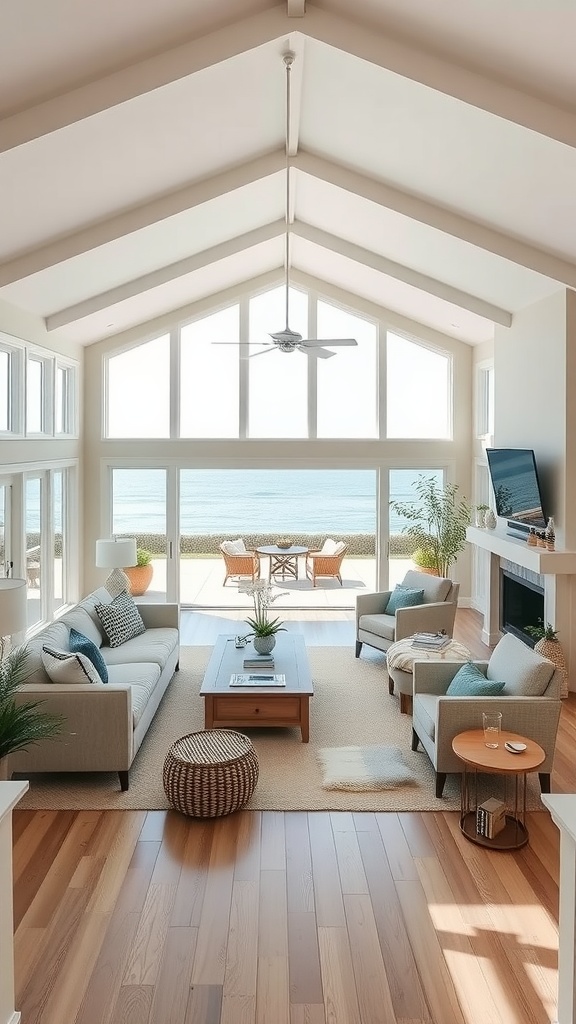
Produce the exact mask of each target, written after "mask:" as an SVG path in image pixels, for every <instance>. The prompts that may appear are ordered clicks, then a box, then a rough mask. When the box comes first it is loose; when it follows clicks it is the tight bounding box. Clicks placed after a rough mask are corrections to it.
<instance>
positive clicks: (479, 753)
mask: <svg viewBox="0 0 576 1024" xmlns="http://www.w3.org/2000/svg"><path fill="white" fill-rule="evenodd" d="M507 740H508V741H510V742H513V743H525V744H526V750H523V751H522V753H521V754H512V753H511V752H510V751H509V750H506V747H505V746H504V744H505V742H506V741H507ZM452 750H453V751H454V753H455V754H456V757H458V758H459V759H460V760H461V761H462V763H463V765H464V771H463V773H462V783H461V788H460V829H461V831H462V832H463V834H464V835H465V836H466V838H467V839H470V840H471V841H472V842H473V843H477V844H478V846H486V847H488V848H489V849H491V850H518V849H520V847H521V846H525V845H526V843H527V842H528V829H527V828H526V775H527V774H528V772H534V771H536V769H537V768H539V766H540V765H541V764H542V762H543V761H544V760H545V758H546V754H545V752H544V750H543V749H542V747H541V746H540V744H538V743H536V742H535V741H534V740H529V739H527V738H526V737H525V736H519V735H518V733H515V732H506V730H502V732H501V733H500V740H499V746H498V747H495V748H494V747H487V746H486V744H485V742H484V730H483V729H468V731H467V732H461V733H459V734H458V736H455V737H454V739H453V740H452ZM478 773H480V774H488V775H504V776H506V777H507V776H511V777H512V778H513V779H514V807H513V811H512V813H511V814H508V813H507V814H506V824H505V826H504V828H503V829H502V831H501V832H499V833H498V835H496V836H494V838H493V839H489V838H488V837H487V836H483V835H480V834H479V833H478V832H477V830H476V821H477V819H476V812H477V810H478Z"/></svg>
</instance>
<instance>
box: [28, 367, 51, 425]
mask: <svg viewBox="0 0 576 1024" xmlns="http://www.w3.org/2000/svg"><path fill="white" fill-rule="evenodd" d="M50 370H51V360H49V359H46V358H44V357H43V356H39V355H36V354H35V353H33V352H31V351H28V353H27V357H26V434H27V435H29V434H48V433H50V434H51V433H52V423H51V411H52V407H53V400H52V399H53V396H52V391H51V385H52V381H53V375H52V374H51V372H50Z"/></svg>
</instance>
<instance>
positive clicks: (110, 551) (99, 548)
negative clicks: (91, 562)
mask: <svg viewBox="0 0 576 1024" xmlns="http://www.w3.org/2000/svg"><path fill="white" fill-rule="evenodd" d="M137 562H138V559H137V558H136V540H135V538H134V537H122V538H120V539H119V540H114V538H113V537H110V538H108V539H107V540H97V541H96V566H97V567H98V569H120V568H123V567H124V566H125V565H136V564H137Z"/></svg>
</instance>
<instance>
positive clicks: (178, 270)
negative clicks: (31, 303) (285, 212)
mask: <svg viewBox="0 0 576 1024" xmlns="http://www.w3.org/2000/svg"><path fill="white" fill-rule="evenodd" d="M284 231H285V223H284V221H283V220H278V221H274V222H273V223H271V224H265V225H264V226H263V227H260V228H255V229H254V231H247V232H246V234H244V235H238V236H237V237H236V238H231V239H229V240H228V241H226V242H220V243H219V244H218V245H213V246H211V247H210V248H209V249H204V250H203V251H202V252H198V253H195V254H194V255H193V256H187V257H186V259H183V260H178V261H177V262H176V263H171V264H170V265H169V266H167V267H161V268H160V269H158V270H153V271H151V273H149V274H143V275H142V276H141V277H136V278H134V279H133V280H132V281H126V282H125V283H124V284H121V285H118V287H117V288H109V289H108V290H107V291H105V292H101V293H100V294H99V295H93V296H91V297H90V298H89V299H84V300H83V301H82V302H77V303H76V304H75V305H73V306H68V308H67V309H61V310H59V311H58V312H56V313H51V314H50V315H49V316H47V317H46V318H45V323H46V330H47V331H56V330H58V328H59V327H66V325H67V324H72V323H76V321H77V320H83V319H84V317H87V316H91V315H92V314H93V313H99V312H100V311H101V310H102V309H107V308H108V307H109V306H114V305H116V304H117V303H118V302H124V301H126V299H131V298H133V297H134V296H135V295H141V294H142V292H147V291H150V290H151V289H152V288H158V287H160V286H161V285H163V284H168V282H170V281H175V280H176V279H177V278H179V277H184V276H185V275H186V274H192V273H194V271H195V270H202V268H203V267H207V266H208V265H209V264H210V263H217V262H218V261H219V260H225V259H227V258H228V257H229V256H236V255H237V254H238V253H239V252H245V251H246V250H247V249H250V248H251V247H252V246H254V245H261V244H262V242H269V241H270V239H272V238H279V237H280V236H281V235H282V234H283V233H284Z"/></svg>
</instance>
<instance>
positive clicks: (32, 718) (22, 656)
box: [0, 647, 64, 758]
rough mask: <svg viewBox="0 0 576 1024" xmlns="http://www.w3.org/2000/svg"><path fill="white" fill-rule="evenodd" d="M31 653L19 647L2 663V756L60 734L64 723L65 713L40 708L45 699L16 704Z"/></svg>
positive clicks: (0, 727)
mask: <svg viewBox="0 0 576 1024" xmlns="http://www.w3.org/2000/svg"><path fill="white" fill-rule="evenodd" d="M28 656H29V653H28V651H27V649H26V648H25V647H18V648H16V650H15V651H12V653H11V654H9V655H8V657H7V658H5V659H4V661H2V662H0V758H3V757H6V756H7V755H8V754H13V753H15V751H17V750H27V749H28V747H29V746H30V745H31V744H33V743H38V741H39V740H42V739H47V738H48V737H51V736H57V735H58V733H59V732H60V731H61V729H62V726H63V724H64V718H63V717H62V716H61V715H53V714H48V713H47V712H45V711H40V710H39V708H40V707H41V705H42V704H44V703H45V702H44V701H41V700H35V701H29V702H26V704H16V701H15V699H14V697H15V694H16V691H17V690H18V688H19V686H21V684H22V683H23V682H24V679H25V677H26V662H27V660H28Z"/></svg>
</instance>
